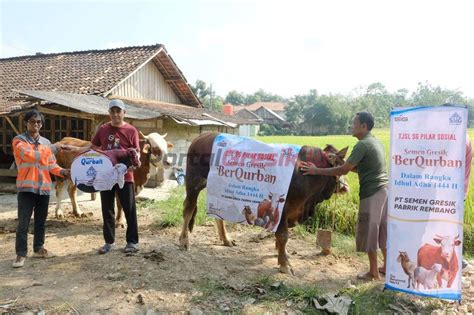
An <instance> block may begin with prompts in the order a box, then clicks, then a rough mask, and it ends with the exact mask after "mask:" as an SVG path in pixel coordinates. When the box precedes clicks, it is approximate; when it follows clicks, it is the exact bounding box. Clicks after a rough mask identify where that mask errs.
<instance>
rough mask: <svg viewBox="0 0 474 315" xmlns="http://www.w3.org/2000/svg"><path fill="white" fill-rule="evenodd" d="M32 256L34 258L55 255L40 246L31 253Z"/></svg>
mask: <svg viewBox="0 0 474 315" xmlns="http://www.w3.org/2000/svg"><path fill="white" fill-rule="evenodd" d="M33 257H34V258H52V257H56V255H55V254H53V253H52V252H50V251H48V250H47V249H46V248H41V249H39V250H37V251H36V252H34V253H33Z"/></svg>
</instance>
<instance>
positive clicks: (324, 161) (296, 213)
mask: <svg viewBox="0 0 474 315" xmlns="http://www.w3.org/2000/svg"><path fill="white" fill-rule="evenodd" d="M217 135H218V133H205V134H202V135H200V136H199V137H197V138H196V139H194V141H193V142H192V143H191V146H190V147H189V150H188V156H187V161H186V198H185V200H184V204H183V206H184V210H183V217H184V222H183V227H182V230H181V235H180V237H179V241H180V245H181V246H182V247H183V248H185V249H188V248H189V235H188V233H189V232H192V230H193V227H194V219H195V216H196V213H197V198H198V195H199V193H200V191H201V190H202V189H204V188H205V187H206V182H207V175H208V174H209V169H210V161H211V159H212V155H211V152H212V145H213V142H214V139H215V137H216V136H217ZM346 152H347V148H345V149H343V150H341V151H337V150H336V149H334V147H332V146H328V147H327V148H326V149H325V150H321V149H318V148H314V147H309V146H303V147H302V148H301V150H300V153H299V155H298V160H297V162H296V165H295V169H294V171H293V176H292V178H291V183H290V186H289V189H288V194H287V196H286V203H285V206H284V208H283V211H282V218H281V220H280V224H279V225H278V228H277V231H276V233H275V237H276V247H277V250H278V264H279V265H280V271H281V272H283V273H289V272H291V273H293V270H292V269H291V265H290V263H289V260H288V256H287V253H286V243H287V241H288V228H291V227H293V226H295V225H296V224H297V223H298V222H303V221H304V220H305V219H307V218H308V217H309V216H311V215H312V214H314V207H315V205H316V204H317V203H319V202H321V201H323V200H326V199H329V198H330V197H331V195H332V194H333V193H334V192H335V189H336V185H337V179H336V178H335V177H332V176H304V175H303V174H302V173H301V172H299V171H298V165H299V161H310V162H313V163H314V164H316V165H317V166H319V167H331V166H333V165H342V164H344V160H343V158H344V156H345V154H346ZM330 160H332V161H333V163H332V164H331V162H330ZM276 199H277V198H276ZM244 211H245V209H244ZM216 224H217V228H218V233H219V237H220V239H221V240H222V241H223V243H224V245H226V246H233V245H234V243H233V241H232V240H230V239H229V238H228V236H227V232H226V229H225V225H224V222H223V221H222V220H216Z"/></svg>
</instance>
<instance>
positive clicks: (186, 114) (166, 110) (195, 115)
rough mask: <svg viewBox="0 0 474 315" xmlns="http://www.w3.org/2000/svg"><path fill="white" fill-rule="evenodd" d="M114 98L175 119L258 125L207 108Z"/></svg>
mask: <svg viewBox="0 0 474 315" xmlns="http://www.w3.org/2000/svg"><path fill="white" fill-rule="evenodd" d="M112 97H113V98H120V99H121V100H123V101H124V102H125V103H127V104H130V105H133V106H136V107H141V108H144V109H149V110H155V111H158V112H159V113H161V114H162V115H165V116H170V117H175V118H178V119H208V118H209V116H211V117H212V118H215V119H217V120H222V121H225V122H230V123H234V124H256V122H255V121H254V120H250V119H247V118H243V117H238V116H229V115H225V114H223V113H217V112H211V111H209V110H207V109H205V108H196V107H190V106H186V105H177V104H171V103H165V102H159V101H155V100H144V99H135V98H124V97H121V96H112Z"/></svg>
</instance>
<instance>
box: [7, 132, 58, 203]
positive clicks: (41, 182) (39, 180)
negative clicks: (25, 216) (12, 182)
mask: <svg viewBox="0 0 474 315" xmlns="http://www.w3.org/2000/svg"><path fill="white" fill-rule="evenodd" d="M53 150H54V151H56V150H55V147H53V146H51V142H49V140H48V139H46V138H44V137H41V136H40V137H39V139H38V140H34V139H33V138H31V137H30V136H29V135H28V134H27V133H26V132H25V133H23V134H21V135H18V136H16V137H15V138H13V155H14V156H15V162H16V166H17V168H18V175H17V177H16V187H17V188H18V191H19V192H32V193H35V194H38V195H50V194H51V189H52V188H53V183H52V181H51V176H50V175H49V173H52V174H54V175H56V176H59V177H63V175H62V174H61V170H62V168H61V167H59V166H58V164H56V157H55V156H54V153H53Z"/></svg>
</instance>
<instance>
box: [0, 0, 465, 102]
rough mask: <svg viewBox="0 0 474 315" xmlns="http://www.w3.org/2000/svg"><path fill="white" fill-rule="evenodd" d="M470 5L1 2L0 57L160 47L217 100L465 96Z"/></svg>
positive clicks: (420, 0) (387, 0) (385, 0)
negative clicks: (367, 92) (376, 89)
mask: <svg viewBox="0 0 474 315" xmlns="http://www.w3.org/2000/svg"><path fill="white" fill-rule="evenodd" d="M473 9H474V1H457V0H449V1H448V0H446V1H438V0H430V1H425V0H416V1H415V0H409V1H407V0H396V1H392V0H357V1H353V0H352V1H349V0H348V1H344V0H340V1H338V0H333V1H327V0H326V1H320V0H308V1H299V0H291V1H289V0H284V1H280V0H272V1H267V0H260V1H258V0H252V1H251V0H241V1H237V0H235V1H231V0H202V1H186V0H174V1H173V0H169V1H168V0H166V1H165V0H155V1H140V0H138V1H107V0H102V1H74V0H72V1H31V0H30V1H21V0H16V1H13V0H0V58H6V57H12V56H20V55H29V54H35V53H36V52H42V53H53V52H64V51H78V50H89V49H107V48H115V47H124V46H134V45H151V44H156V43H160V44H164V45H165V47H166V49H167V51H168V53H169V54H170V55H171V56H172V57H173V59H174V61H175V62H176V63H177V65H178V67H179V68H180V69H181V71H182V72H183V73H184V75H185V77H186V78H187V80H188V82H189V83H191V84H194V83H195V81H196V80H198V79H199V80H202V81H205V82H206V83H208V84H212V86H213V89H214V90H215V91H216V93H217V94H218V95H220V96H223V97H225V96H226V95H227V93H228V92H229V91H231V90H236V91H239V92H242V93H246V94H251V93H254V92H255V91H257V90H258V89H263V90H265V91H266V92H269V93H273V94H278V95H281V96H283V97H292V96H294V95H297V94H306V93H308V92H309V90H310V89H316V90H317V91H318V93H319V94H328V93H332V94H336V93H341V94H345V95H347V94H351V93H357V92H356V91H357V90H360V89H361V88H364V87H366V86H368V85H369V84H371V83H375V82H381V83H382V84H384V85H385V86H386V87H387V89H388V90H389V91H390V92H394V91H396V90H397V89H400V88H407V89H408V90H409V91H414V90H415V89H416V87H417V83H418V82H423V83H425V82H428V83H430V84H431V85H434V86H441V87H442V88H448V89H453V90H459V91H462V92H464V95H466V96H469V97H474V36H473V31H474V18H472V13H473V12H474V10H473Z"/></svg>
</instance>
